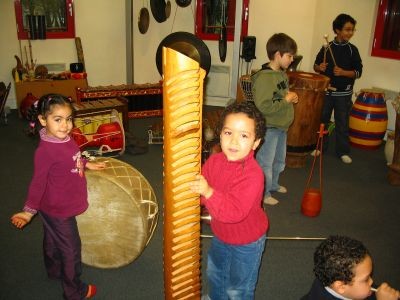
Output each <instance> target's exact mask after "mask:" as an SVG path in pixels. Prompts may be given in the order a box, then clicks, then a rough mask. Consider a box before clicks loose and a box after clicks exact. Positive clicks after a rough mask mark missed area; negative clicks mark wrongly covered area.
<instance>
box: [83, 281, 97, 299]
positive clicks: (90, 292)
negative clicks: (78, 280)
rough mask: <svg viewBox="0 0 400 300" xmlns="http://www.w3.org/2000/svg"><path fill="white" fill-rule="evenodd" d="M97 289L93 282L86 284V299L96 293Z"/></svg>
mask: <svg viewBox="0 0 400 300" xmlns="http://www.w3.org/2000/svg"><path fill="white" fill-rule="evenodd" d="M96 292H97V289H96V286H95V285H93V284H89V285H88V291H87V293H86V297H85V298H86V299H89V298H92V297H94V296H95V295H96Z"/></svg>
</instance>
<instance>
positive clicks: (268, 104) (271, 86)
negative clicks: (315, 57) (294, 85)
mask: <svg viewBox="0 0 400 300" xmlns="http://www.w3.org/2000/svg"><path fill="white" fill-rule="evenodd" d="M251 81H252V91H253V99H254V103H255V105H256V106H257V108H258V109H259V110H260V111H261V112H262V113H263V115H264V117H265V120H266V123H267V127H277V128H280V129H283V130H287V129H288V128H289V126H290V124H292V122H293V118H294V109H293V104H292V103H288V102H287V101H286V100H285V99H284V98H285V95H286V94H287V92H288V91H289V80H288V77H287V75H286V73H285V72H283V71H274V70H272V69H270V68H269V67H267V68H265V69H262V70H260V71H258V72H257V73H255V74H253V75H252V76H251Z"/></svg>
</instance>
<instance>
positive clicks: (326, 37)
mask: <svg viewBox="0 0 400 300" xmlns="http://www.w3.org/2000/svg"><path fill="white" fill-rule="evenodd" d="M324 39H325V41H326V43H327V44H328V50H329V52H330V53H331V56H332V60H333V64H334V65H335V67H336V66H337V65H336V60H335V57H334V56H333V52H332V49H331V45H330V44H329V41H328V35H327V34H324Z"/></svg>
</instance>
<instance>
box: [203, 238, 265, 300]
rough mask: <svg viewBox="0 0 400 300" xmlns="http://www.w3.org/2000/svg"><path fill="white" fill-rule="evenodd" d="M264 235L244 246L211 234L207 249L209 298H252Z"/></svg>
mask: <svg viewBox="0 0 400 300" xmlns="http://www.w3.org/2000/svg"><path fill="white" fill-rule="evenodd" d="M265 240H266V236H265V235H263V236H262V237H261V238H259V239H258V240H257V241H255V242H253V243H250V244H247V245H229V244H225V243H224V242H222V241H220V240H219V239H218V238H216V237H214V238H213V239H212V241H211V247H210V249H209V250H208V259H207V277H208V285H209V293H208V296H209V298H210V299H211V300H225V299H226V300H227V299H230V300H250V299H254V293H255V289H256V284H257V279H258V271H259V269H260V264H261V257H262V254H263V251H264V247H265Z"/></svg>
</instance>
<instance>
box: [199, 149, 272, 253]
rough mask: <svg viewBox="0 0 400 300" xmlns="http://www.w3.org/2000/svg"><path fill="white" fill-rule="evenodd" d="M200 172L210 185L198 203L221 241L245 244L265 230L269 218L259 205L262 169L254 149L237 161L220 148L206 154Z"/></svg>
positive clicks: (261, 193) (257, 237)
mask: <svg viewBox="0 0 400 300" xmlns="http://www.w3.org/2000/svg"><path fill="white" fill-rule="evenodd" d="M202 174H203V175H204V177H205V178H206V179H207V181H208V183H209V185H210V186H211V187H212V188H213V189H214V192H213V194H212V196H211V197H210V198H208V199H205V198H204V197H201V203H202V205H205V207H206V208H207V209H208V211H209V213H210V216H211V229H212V231H213V232H214V235H215V236H216V237H217V238H218V239H220V240H221V241H223V242H225V243H227V244H232V245H245V244H249V243H252V242H255V241H256V240H258V239H259V238H260V237H261V236H262V235H264V234H266V231H267V230H268V227H269V222H268V218H267V215H266V213H265V212H264V210H263V208H262V198H263V191H264V173H263V171H262V169H261V167H260V166H259V165H258V163H257V161H256V160H255V158H254V151H251V152H250V153H249V155H248V156H247V157H245V158H244V159H243V160H240V161H228V160H227V158H226V156H225V154H224V153H222V152H220V153H217V154H214V155H212V156H210V158H209V159H208V160H207V161H206V162H205V164H204V166H203V168H202Z"/></svg>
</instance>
